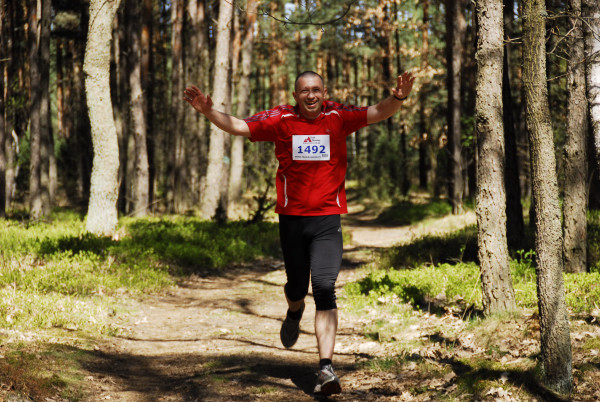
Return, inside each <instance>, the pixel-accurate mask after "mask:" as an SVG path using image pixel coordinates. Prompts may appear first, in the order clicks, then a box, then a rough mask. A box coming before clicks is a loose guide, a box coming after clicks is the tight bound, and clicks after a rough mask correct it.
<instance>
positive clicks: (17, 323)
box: [0, 211, 279, 335]
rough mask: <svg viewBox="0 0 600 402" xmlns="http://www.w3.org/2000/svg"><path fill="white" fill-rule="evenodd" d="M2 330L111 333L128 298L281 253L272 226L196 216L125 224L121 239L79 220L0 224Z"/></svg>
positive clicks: (63, 217)
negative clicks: (120, 301) (91, 230)
mask: <svg viewBox="0 0 600 402" xmlns="http://www.w3.org/2000/svg"><path fill="white" fill-rule="evenodd" d="M0 232H1V233H2V237H1V238H0V326H1V327H3V328H18V329H24V330H29V329H36V328H57V327H58V328H68V329H71V330H76V329H85V330H86V331H91V332H92V333H101V334H109V335H110V334H112V333H113V332H114V328H111V327H110V325H108V324H106V322H105V321H107V320H105V319H104V318H107V317H110V316H111V315H114V311H115V309H116V307H115V304H116V302H115V299H116V298H117V297H120V296H121V295H123V294H131V295H141V294H145V293H153V292H159V291H161V290H162V289H165V288H166V287H168V286H171V285H173V284H174V283H175V282H176V281H177V278H178V277H180V276H183V275H189V274H191V273H197V274H201V275H206V274H213V275H218V274H220V273H221V272H222V270H223V268H224V267H227V266H230V265H232V264H236V263H242V262H249V261H252V260H254V259H256V258H259V257H261V256H274V255H278V253H279V244H278V236H277V230H276V227H275V225H274V224H270V223H259V224H252V225H250V224H247V223H246V222H231V223H227V224H223V225H218V224H216V223H213V222H207V221H202V220H200V219H197V218H184V217H166V218H144V219H132V218H128V219H123V220H122V221H121V229H120V231H119V232H120V233H121V234H122V236H121V238H120V240H118V241H116V240H111V239H110V238H100V237H96V236H93V235H90V234H87V233H86V232H85V228H84V222H83V220H82V219H81V217H80V216H78V215H76V214H74V213H72V212H69V211H60V212H57V213H55V214H53V215H52V217H51V218H50V219H49V220H48V221H36V222H30V221H22V222H21V221H16V220H7V221H1V222H0Z"/></svg>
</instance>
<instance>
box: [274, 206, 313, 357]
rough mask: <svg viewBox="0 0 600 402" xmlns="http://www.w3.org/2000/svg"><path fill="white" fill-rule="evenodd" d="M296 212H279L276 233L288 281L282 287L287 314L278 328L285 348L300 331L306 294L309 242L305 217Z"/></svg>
mask: <svg viewBox="0 0 600 402" xmlns="http://www.w3.org/2000/svg"><path fill="white" fill-rule="evenodd" d="M302 218H303V217H297V216H287V215H280V216H279V237H280V240H281V250H282V252H283V259H284V262H285V273H286V277H287V283H286V284H285V287H284V294H285V299H286V301H287V305H288V311H287V313H286V317H285V319H284V320H283V323H282V325H281V330H280V332H279V335H280V338H281V343H282V344H283V346H285V347H286V348H290V347H292V346H294V344H295V343H296V341H297V340H298V335H299V334H300V320H301V319H302V313H303V312H304V298H305V297H306V295H307V294H308V286H309V281H310V260H309V253H308V242H307V241H306V240H305V239H304V236H303V232H304V226H305V223H304V219H302Z"/></svg>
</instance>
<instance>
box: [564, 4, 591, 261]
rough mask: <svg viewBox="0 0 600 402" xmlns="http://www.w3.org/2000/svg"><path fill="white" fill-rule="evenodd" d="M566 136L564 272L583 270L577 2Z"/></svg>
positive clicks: (583, 132) (583, 124) (583, 108)
mask: <svg viewBox="0 0 600 402" xmlns="http://www.w3.org/2000/svg"><path fill="white" fill-rule="evenodd" d="M569 8H570V17H569V24H570V28H571V29H570V30H569V38H568V45H569V60H568V63H567V91H568V92H567V133H566V143H565V159H564V161H565V190H564V194H565V195H564V201H563V222H564V236H565V237H564V250H565V271H566V272H585V271H586V269H587V205H588V166H587V161H588V155H587V143H588V135H587V134H588V117H589V116H588V103H587V96H586V85H585V63H584V47H585V46H584V41H583V28H582V25H583V22H582V20H581V0H569Z"/></svg>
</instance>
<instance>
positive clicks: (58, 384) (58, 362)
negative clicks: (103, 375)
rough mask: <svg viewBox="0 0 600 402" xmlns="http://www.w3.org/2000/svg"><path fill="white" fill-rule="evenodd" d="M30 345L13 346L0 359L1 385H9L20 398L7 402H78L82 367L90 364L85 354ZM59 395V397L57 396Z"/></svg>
mask: <svg viewBox="0 0 600 402" xmlns="http://www.w3.org/2000/svg"><path fill="white" fill-rule="evenodd" d="M34 348H35V349H33V350H32V346H31V345H29V344H28V345H26V346H24V345H22V344H20V343H12V344H9V345H7V350H6V349H5V350H4V352H5V353H4V354H5V356H3V359H0V383H1V384H10V387H9V389H10V388H12V390H14V391H16V392H18V393H19V394H20V396H21V397H23V399H21V398H14V399H13V398H10V397H9V399H8V400H34V401H46V400H54V399H55V398H56V397H57V396H59V397H60V399H61V400H67V401H79V400H82V399H83V397H84V394H83V391H82V390H81V382H83V378H82V376H81V374H80V373H81V370H82V363H84V362H85V361H86V360H89V358H90V354H89V352H88V351H85V350H81V349H77V348H75V347H70V346H65V345H58V344H51V343H50V344H45V345H36V346H35V347H34ZM57 391H58V393H57Z"/></svg>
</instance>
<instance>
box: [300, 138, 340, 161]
mask: <svg viewBox="0 0 600 402" xmlns="http://www.w3.org/2000/svg"><path fill="white" fill-rule="evenodd" d="M292 147H293V159H294V160H295V161H328V160H329V158H330V156H331V150H330V148H329V135H293V136H292Z"/></svg>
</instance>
